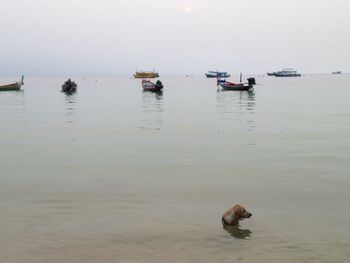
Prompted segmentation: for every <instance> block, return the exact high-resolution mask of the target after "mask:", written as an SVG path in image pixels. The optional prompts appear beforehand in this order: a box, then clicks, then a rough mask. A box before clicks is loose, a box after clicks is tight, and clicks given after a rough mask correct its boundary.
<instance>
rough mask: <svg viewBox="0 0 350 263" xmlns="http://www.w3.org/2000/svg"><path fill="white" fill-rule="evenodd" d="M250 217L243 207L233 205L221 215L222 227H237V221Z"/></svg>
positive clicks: (250, 214)
mask: <svg viewBox="0 0 350 263" xmlns="http://www.w3.org/2000/svg"><path fill="white" fill-rule="evenodd" d="M251 216H252V213H250V212H248V211H247V210H246V209H245V208H244V207H243V206H241V205H235V206H233V207H231V208H230V209H229V210H227V211H226V212H225V213H224V214H223V215H222V219H221V221H222V223H223V224H224V225H231V226H233V225H237V224H238V222H239V220H242V219H244V218H250V217H251Z"/></svg>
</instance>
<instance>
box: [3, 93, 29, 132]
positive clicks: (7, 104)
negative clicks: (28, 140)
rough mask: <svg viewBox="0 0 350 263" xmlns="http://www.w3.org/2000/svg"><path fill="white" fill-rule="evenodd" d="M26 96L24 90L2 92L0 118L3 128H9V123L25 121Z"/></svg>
mask: <svg viewBox="0 0 350 263" xmlns="http://www.w3.org/2000/svg"><path fill="white" fill-rule="evenodd" d="M25 110H26V105H25V97H24V91H23V90H16V91H1V92H0V119H1V122H2V123H6V124H7V125H2V126H1V127H2V128H5V127H6V128H9V125H8V124H20V123H25V119H24V116H25Z"/></svg>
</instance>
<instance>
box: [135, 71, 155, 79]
mask: <svg viewBox="0 0 350 263" xmlns="http://www.w3.org/2000/svg"><path fill="white" fill-rule="evenodd" d="M134 78H135V79H153V78H159V74H158V72H155V71H136V73H135V74H134Z"/></svg>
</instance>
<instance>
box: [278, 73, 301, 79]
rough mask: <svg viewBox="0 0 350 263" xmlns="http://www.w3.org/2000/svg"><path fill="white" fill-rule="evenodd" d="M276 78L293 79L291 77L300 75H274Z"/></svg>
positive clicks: (299, 75)
mask: <svg viewBox="0 0 350 263" xmlns="http://www.w3.org/2000/svg"><path fill="white" fill-rule="evenodd" d="M275 77H276V78H293V77H301V74H298V73H297V74H288V75H283V74H276V75H275Z"/></svg>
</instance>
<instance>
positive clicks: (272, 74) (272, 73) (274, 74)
mask: <svg viewBox="0 0 350 263" xmlns="http://www.w3.org/2000/svg"><path fill="white" fill-rule="evenodd" d="M276 73H277V72H267V76H276Z"/></svg>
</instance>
